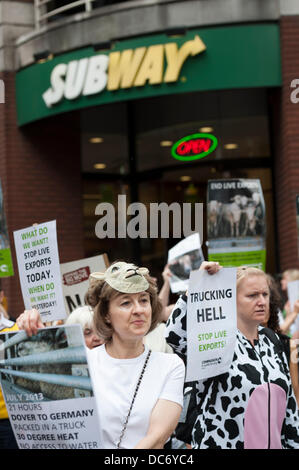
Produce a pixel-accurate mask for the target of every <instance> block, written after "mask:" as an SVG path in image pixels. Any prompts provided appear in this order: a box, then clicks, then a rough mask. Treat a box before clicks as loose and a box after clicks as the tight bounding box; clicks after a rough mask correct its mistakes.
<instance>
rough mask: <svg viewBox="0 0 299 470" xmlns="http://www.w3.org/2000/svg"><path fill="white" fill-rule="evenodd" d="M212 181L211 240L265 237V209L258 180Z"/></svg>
mask: <svg viewBox="0 0 299 470" xmlns="http://www.w3.org/2000/svg"><path fill="white" fill-rule="evenodd" d="M249 181H250V184H248V185H247V184H246V180H219V181H210V182H209V188H208V210H207V218H208V223H207V229H208V239H209V240H212V239H241V238H247V237H261V236H265V208H264V200H263V195H262V192H261V191H260V190H259V184H258V183H259V181H258V180H256V187H255V185H254V180H249ZM248 186H249V187H248Z"/></svg>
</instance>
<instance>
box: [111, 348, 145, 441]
mask: <svg viewBox="0 0 299 470" xmlns="http://www.w3.org/2000/svg"><path fill="white" fill-rule="evenodd" d="M151 352H152V351H151V350H149V352H148V353H147V356H146V359H145V361H144V364H143V367H142V371H141V373H140V376H139V379H138V382H137V385H136V388H135V392H134V395H133V398H132V402H131V405H130V408H129V411H128V414H127V417H126V419H125V422H124V425H123V428H122V431H121V433H120V436H119V441H118V444H117V449H119V448H120V444H121V441H122V439H123V437H124V434H125V432H126V429H127V425H128V421H129V418H130V415H131V411H132V408H133V405H134V402H135V398H136V395H137V392H138V390H139V387H140V384H141V381H142V377H143V375H144V372H145V369H146V366H147V363H148V360H149V358H150V355H151Z"/></svg>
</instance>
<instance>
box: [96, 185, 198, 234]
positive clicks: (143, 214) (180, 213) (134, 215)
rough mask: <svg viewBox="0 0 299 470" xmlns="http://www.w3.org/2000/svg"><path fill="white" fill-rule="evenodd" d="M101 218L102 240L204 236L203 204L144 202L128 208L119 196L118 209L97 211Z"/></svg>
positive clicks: (107, 207)
mask: <svg viewBox="0 0 299 470" xmlns="http://www.w3.org/2000/svg"><path fill="white" fill-rule="evenodd" d="M95 215H99V216H101V218H100V219H99V220H98V221H97V223H96V226H95V233H96V236H97V237H98V238H126V237H129V238H133V239H135V238H170V237H171V238H182V237H188V236H189V235H192V234H193V233H199V235H200V239H201V240H202V236H203V203H201V202H199V203H189V202H186V203H178V202H173V203H171V204H167V203H166V202H160V203H157V202H152V203H150V204H148V205H147V206H146V205H145V204H143V203H141V202H134V203H132V204H129V205H127V197H126V195H123V194H119V195H118V200H117V206H116V207H115V206H114V205H113V204H111V203H109V202H101V203H100V204H98V205H97V206H96V208H95Z"/></svg>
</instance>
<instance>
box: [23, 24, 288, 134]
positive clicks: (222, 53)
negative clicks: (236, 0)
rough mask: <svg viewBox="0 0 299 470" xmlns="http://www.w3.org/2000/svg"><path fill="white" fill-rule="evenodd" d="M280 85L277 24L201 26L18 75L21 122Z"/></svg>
mask: <svg viewBox="0 0 299 470" xmlns="http://www.w3.org/2000/svg"><path fill="white" fill-rule="evenodd" d="M280 85H281V65H280V48H279V27H278V26H277V25H276V24H259V25H246V26H228V27H215V28H201V29H197V30H190V31H187V32H186V34H185V35H183V36H180V37H177V38H171V37H169V36H167V35H165V34H160V35H156V36H152V35H151V36H146V37H139V38H134V39H130V40H129V39H128V40H126V41H119V42H115V43H114V44H113V45H112V46H111V50H109V51H107V50H105V51H98V52H95V50H94V49H93V48H92V47H88V48H82V49H79V50H77V51H72V52H69V53H65V54H61V55H58V56H56V57H54V58H53V59H52V60H48V61H47V62H45V63H42V64H38V63H37V64H34V65H32V66H29V67H27V68H26V69H23V70H20V71H19V72H18V73H17V76H16V100H17V114H18V124H19V125H23V124H26V123H29V122H32V121H35V120H38V119H42V118H45V117H47V116H51V115H55V114H59V113H62V112H67V111H72V110H75V109H80V108H85V107H88V106H95V105H101V104H105V103H110V102H117V101H124V100H130V99H140V98H146V97H151V96H161V95H166V94H176V93H185V92H194V91H206V90H217V89H230V88H246V87H271V86H280Z"/></svg>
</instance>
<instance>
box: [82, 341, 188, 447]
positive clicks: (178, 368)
mask: <svg viewBox="0 0 299 470" xmlns="http://www.w3.org/2000/svg"><path fill="white" fill-rule="evenodd" d="M147 353H148V348H147V346H145V350H144V352H143V354H141V355H140V356H138V357H135V358H133V359H115V358H113V357H111V356H110V355H109V354H108V353H107V352H106V347H105V345H104V344H103V345H101V346H98V347H97V348H94V349H90V350H88V362H89V366H90V374H91V378H92V381H93V386H94V393H95V397H96V402H97V408H98V413H99V420H100V429H101V436H100V437H101V443H102V445H103V448H104V449H115V448H116V447H117V444H118V441H119V437H120V434H121V431H122V428H123V424H124V422H125V419H126V417H127V414H128V411H129V408H130V405H131V402H132V398H133V395H134V391H135V388H136V384H137V381H138V379H139V376H140V373H141V370H142V368H143V365H144V361H145V359H146V356H147ZM184 377H185V366H184V363H183V361H182V360H181V359H180V358H179V357H178V356H177V355H176V354H166V353H161V352H155V351H152V354H151V356H150V359H149V361H148V363H147V366H146V369H145V372H144V375H143V379H142V381H141V384H140V387H139V390H138V393H137V396H136V399H135V402H134V406H133V409H132V411H131V415H130V418H129V421H128V425H127V429H126V431H125V434H124V437H123V439H122V442H121V448H123V449H132V448H134V446H135V445H136V444H137V443H138V442H139V441H140V440H141V439H142V438H143V437H145V435H146V433H147V429H148V426H149V420H150V415H151V412H152V410H153V408H154V406H155V404H156V403H157V400H158V399H161V398H162V399H165V400H170V401H173V402H175V403H179V404H180V405H181V406H182V405H183V385H184Z"/></svg>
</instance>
